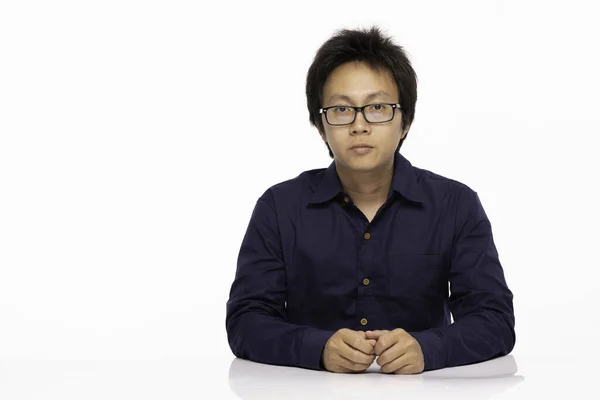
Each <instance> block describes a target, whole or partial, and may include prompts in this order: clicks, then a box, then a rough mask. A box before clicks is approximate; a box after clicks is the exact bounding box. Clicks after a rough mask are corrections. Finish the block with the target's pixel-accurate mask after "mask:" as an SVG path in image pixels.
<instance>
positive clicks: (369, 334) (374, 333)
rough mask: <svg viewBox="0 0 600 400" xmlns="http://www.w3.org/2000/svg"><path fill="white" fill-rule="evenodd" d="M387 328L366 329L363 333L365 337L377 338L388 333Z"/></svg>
mask: <svg viewBox="0 0 600 400" xmlns="http://www.w3.org/2000/svg"><path fill="white" fill-rule="evenodd" d="M389 332H390V331H388V330H377V331H366V332H365V335H366V338H367V339H375V340H377V339H379V338H380V337H381V336H383V335H386V334H388V333H389Z"/></svg>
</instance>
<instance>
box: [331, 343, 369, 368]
mask: <svg viewBox="0 0 600 400" xmlns="http://www.w3.org/2000/svg"><path fill="white" fill-rule="evenodd" d="M367 346H369V345H368V344H367ZM369 347H370V348H371V352H372V351H373V347H371V346H369ZM337 353H338V354H339V355H341V356H342V357H344V358H346V359H348V360H350V361H351V362H354V363H359V364H369V365H371V364H372V363H373V361H375V354H365V353H363V352H362V351H360V350H357V349H355V348H353V347H350V346H349V345H347V344H346V343H342V344H341V345H340V346H339V348H338V351H337Z"/></svg>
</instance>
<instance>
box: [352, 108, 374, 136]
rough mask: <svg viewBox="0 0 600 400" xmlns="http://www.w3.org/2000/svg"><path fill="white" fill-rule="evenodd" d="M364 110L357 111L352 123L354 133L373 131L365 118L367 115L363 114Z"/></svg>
mask: <svg viewBox="0 0 600 400" xmlns="http://www.w3.org/2000/svg"><path fill="white" fill-rule="evenodd" d="M362 111H363V110H360V111H358V112H357V113H356V118H355V119H354V122H353V123H352V125H351V128H352V132H351V133H352V134H359V133H369V132H370V131H371V126H370V125H369V123H368V122H367V121H366V120H365V116H364V115H363V113H362Z"/></svg>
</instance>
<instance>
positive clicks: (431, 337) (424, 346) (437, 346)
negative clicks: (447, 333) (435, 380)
mask: <svg viewBox="0 0 600 400" xmlns="http://www.w3.org/2000/svg"><path fill="white" fill-rule="evenodd" d="M408 333H409V334H410V335H411V336H412V337H414V338H415V340H416V341H417V342H418V343H419V345H420V346H421V351H423V359H424V360H425V369H424V370H423V371H432V370H435V369H441V368H445V367H446V352H445V349H444V344H443V342H442V335H441V333H440V332H437V331H435V330H425V331H421V332H408Z"/></svg>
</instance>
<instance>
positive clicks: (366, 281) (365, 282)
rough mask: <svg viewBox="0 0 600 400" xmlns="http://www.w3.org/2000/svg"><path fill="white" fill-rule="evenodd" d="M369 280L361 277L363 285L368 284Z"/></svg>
mask: <svg viewBox="0 0 600 400" xmlns="http://www.w3.org/2000/svg"><path fill="white" fill-rule="evenodd" d="M370 282H371V281H370V280H369V279H368V278H365V279H363V285H365V286H369V283H370Z"/></svg>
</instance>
